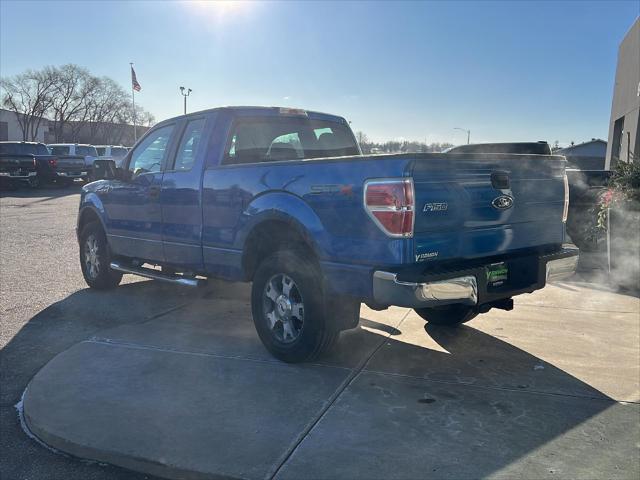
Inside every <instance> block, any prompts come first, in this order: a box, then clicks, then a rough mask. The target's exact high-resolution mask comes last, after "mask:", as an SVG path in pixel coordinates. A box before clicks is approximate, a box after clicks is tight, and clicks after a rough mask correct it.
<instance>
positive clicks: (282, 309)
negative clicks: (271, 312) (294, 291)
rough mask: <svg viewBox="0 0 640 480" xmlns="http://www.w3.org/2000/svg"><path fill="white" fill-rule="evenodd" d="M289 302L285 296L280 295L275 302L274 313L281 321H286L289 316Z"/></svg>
mask: <svg viewBox="0 0 640 480" xmlns="http://www.w3.org/2000/svg"><path fill="white" fill-rule="evenodd" d="M291 308H292V306H291V300H290V299H289V297H287V296H286V295H280V296H279V297H278V299H277V300H276V311H277V312H278V316H279V317H280V318H281V319H288V318H289V317H290V316H291Z"/></svg>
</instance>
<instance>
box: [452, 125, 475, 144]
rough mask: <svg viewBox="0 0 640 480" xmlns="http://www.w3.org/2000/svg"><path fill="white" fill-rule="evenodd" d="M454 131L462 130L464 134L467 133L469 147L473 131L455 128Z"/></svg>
mask: <svg viewBox="0 0 640 480" xmlns="http://www.w3.org/2000/svg"><path fill="white" fill-rule="evenodd" d="M453 129H454V130H462V131H463V132H467V145H469V142H470V141H471V130H467V129H466V128H460V127H454V128H453Z"/></svg>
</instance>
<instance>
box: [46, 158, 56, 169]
mask: <svg viewBox="0 0 640 480" xmlns="http://www.w3.org/2000/svg"><path fill="white" fill-rule="evenodd" d="M48 162H49V166H50V167H51V168H56V167H57V166H58V159H57V158H50V159H49V160H48Z"/></svg>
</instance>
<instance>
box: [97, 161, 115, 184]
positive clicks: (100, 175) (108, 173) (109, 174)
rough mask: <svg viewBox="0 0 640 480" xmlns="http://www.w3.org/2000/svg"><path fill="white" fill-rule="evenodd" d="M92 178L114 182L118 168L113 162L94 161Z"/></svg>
mask: <svg viewBox="0 0 640 480" xmlns="http://www.w3.org/2000/svg"><path fill="white" fill-rule="evenodd" d="M93 178H94V179H95V180H115V179H116V178H118V168H117V167H116V162H115V161H114V160H95V161H94V162H93Z"/></svg>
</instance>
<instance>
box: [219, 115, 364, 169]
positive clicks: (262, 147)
mask: <svg viewBox="0 0 640 480" xmlns="http://www.w3.org/2000/svg"><path fill="white" fill-rule="evenodd" d="M359 154H360V151H359V150H358V145H357V144H356V141H355V138H354V137H353V134H352V133H351V130H350V129H349V128H348V127H347V126H346V125H343V124H340V123H338V122H332V121H325V120H312V119H309V118H284V117H280V118H274V117H268V118H247V119H241V120H237V121H236V122H235V123H234V125H233V127H232V130H231V136H230V137H229V141H228V142H227V148H226V151H225V158H224V163H225V164H239V163H258V162H275V161H283V160H301V159H305V158H323V157H342V156H347V155H359Z"/></svg>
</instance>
